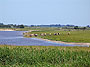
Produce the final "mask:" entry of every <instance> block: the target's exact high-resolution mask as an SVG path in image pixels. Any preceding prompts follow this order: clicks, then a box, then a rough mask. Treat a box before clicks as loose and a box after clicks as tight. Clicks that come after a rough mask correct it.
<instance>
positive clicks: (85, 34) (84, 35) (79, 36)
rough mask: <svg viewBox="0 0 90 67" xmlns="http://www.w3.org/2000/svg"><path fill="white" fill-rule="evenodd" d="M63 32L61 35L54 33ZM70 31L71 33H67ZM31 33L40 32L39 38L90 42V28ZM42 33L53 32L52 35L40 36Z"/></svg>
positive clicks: (38, 32)
mask: <svg viewBox="0 0 90 67" xmlns="http://www.w3.org/2000/svg"><path fill="white" fill-rule="evenodd" d="M58 32H59V33H61V34H60V35H56V36H55V35H53V34H54V33H58ZM68 32H70V33H71V34H70V35H67V33H68ZM30 33H34V34H38V37H39V38H44V39H49V40H55V41H63V42H75V43H90V30H85V31H82V30H79V31H55V30H53V31H33V32H30ZM41 33H47V34H49V33H52V35H51V36H49V35H47V36H40V34H41Z"/></svg>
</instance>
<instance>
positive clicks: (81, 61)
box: [0, 45, 90, 67]
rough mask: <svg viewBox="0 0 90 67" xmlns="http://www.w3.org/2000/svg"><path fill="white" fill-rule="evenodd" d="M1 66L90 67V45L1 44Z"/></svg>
mask: <svg viewBox="0 0 90 67" xmlns="http://www.w3.org/2000/svg"><path fill="white" fill-rule="evenodd" d="M0 66H2V67H3V66H7V67H9V66H11V67H13V66H18V67H90V47H54V46H5V45H1V46H0Z"/></svg>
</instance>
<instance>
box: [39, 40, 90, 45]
mask: <svg viewBox="0 0 90 67" xmlns="http://www.w3.org/2000/svg"><path fill="white" fill-rule="evenodd" d="M38 39H41V40H45V41H51V42H55V43H63V44H75V45H87V46H90V43H74V42H62V41H54V40H48V39H43V38H38Z"/></svg>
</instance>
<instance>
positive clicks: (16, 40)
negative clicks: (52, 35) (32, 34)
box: [0, 31, 87, 47]
mask: <svg viewBox="0 0 90 67" xmlns="http://www.w3.org/2000/svg"><path fill="white" fill-rule="evenodd" d="M23 32H25V31H0V44H1V45H21V46H22V45H26V46H28V45H34V46H82V45H75V44H63V43H55V42H51V41H44V40H41V39H37V38H24V37H23ZM83 46H86V47H87V45H83Z"/></svg>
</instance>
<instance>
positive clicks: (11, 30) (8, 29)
mask: <svg viewBox="0 0 90 67" xmlns="http://www.w3.org/2000/svg"><path fill="white" fill-rule="evenodd" d="M0 31H15V30H13V29H0Z"/></svg>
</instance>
